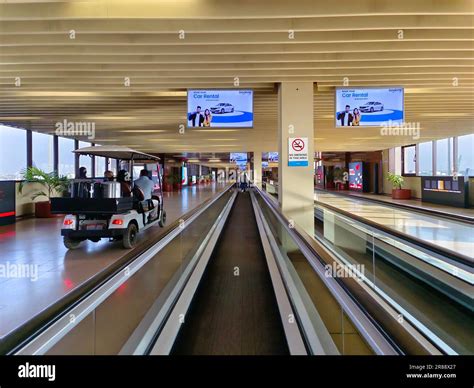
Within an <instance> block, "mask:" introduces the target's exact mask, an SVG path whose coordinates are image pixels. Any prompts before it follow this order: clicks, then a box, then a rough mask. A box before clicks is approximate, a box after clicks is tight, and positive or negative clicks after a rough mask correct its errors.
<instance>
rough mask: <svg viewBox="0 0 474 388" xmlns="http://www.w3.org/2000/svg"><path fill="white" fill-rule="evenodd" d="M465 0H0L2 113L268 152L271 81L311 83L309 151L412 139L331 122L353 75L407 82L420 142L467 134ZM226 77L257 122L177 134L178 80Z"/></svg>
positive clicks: (179, 146) (216, 83) (154, 140)
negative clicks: (249, 91) (249, 95)
mask: <svg viewBox="0 0 474 388" xmlns="http://www.w3.org/2000/svg"><path fill="white" fill-rule="evenodd" d="M473 5H474V2H473V1H471V0H469V1H467V0H463V1H458V0H451V1H442V0H438V1H435V0H430V1H428V0H419V1H412V0H399V1H382V0H380V1H373V0H361V1H356V2H354V1H346V0H339V1H337V2H328V1H316V0H305V1H303V0H295V1H291V2H289V1H287V0H260V1H256V0H232V1H230V0H220V1H216V0H173V1H171V0H154V1H151V0H150V1H143V0H141V1H140V0H139V1H132V0H123V1H118V0H96V1H84V2H83V1H0V122H2V123H5V124H9V125H15V126H20V127H25V128H31V129H33V130H38V131H42V132H53V131H54V124H55V123H56V122H57V121H61V120H64V119H67V120H70V121H82V120H89V121H93V122H95V124H96V136H97V139H96V141H97V143H99V144H100V143H103V144H112V143H117V144H124V145H133V146H135V147H137V148H140V149H142V150H144V151H148V152H153V151H155V152H185V151H187V152H222V151H251V150H253V149H254V148H255V143H256V142H255V139H258V142H257V143H258V147H259V148H261V149H263V150H266V151H269V150H276V149H277V143H276V137H277V96H276V94H275V91H276V88H275V84H276V83H278V82H283V81H312V82H314V83H315V98H314V109H315V122H314V128H315V146H316V149H317V150H319V151H348V150H352V151H370V150H379V149H383V148H387V147H391V146H395V145H402V144H409V143H413V139H411V138H409V137H408V138H403V137H387V136H385V137H381V136H380V132H379V129H378V128H363V129H362V130H358V131H357V132H355V131H354V130H351V129H336V128H335V127H334V120H333V111H334V88H335V87H336V86H342V82H343V79H344V77H348V79H349V82H350V85H351V86H363V85H402V86H404V87H405V88H406V89H405V108H406V120H407V121H410V122H420V125H421V128H422V132H421V138H420V139H419V140H418V141H427V140H431V139H437V138H442V137H447V136H453V135H461V134H467V133H472V132H474V128H473V122H474V120H473V119H474V117H473V116H474V94H473V86H474V77H473V64H474V57H473V49H474V46H473V42H474V39H473V32H474V28H473V27H474V26H473V23H474V17H473V15H474V10H473ZM72 30H74V32H75V39H70V37H71V35H70V34H71V31H72ZM290 30H292V31H294V39H289V31H290ZM401 30H402V31H403V39H400V31H401ZM180 31H182V32H184V39H180V36H179V32H180ZM16 77H20V78H21V86H20V87H17V86H15V78H16ZM124 77H129V78H130V80H131V86H129V87H125V86H124V85H123V80H124ZM234 77H239V79H240V86H241V87H244V88H253V89H254V90H255V126H254V128H252V129H238V130H231V131H229V130H227V131H213V132H209V131H197V130H187V131H186V132H185V134H184V135H180V134H179V132H178V130H179V125H180V124H182V123H185V122H186V92H185V91H186V89H187V88H193V87H198V88H230V87H233V82H234ZM454 79H456V80H457V86H453V80H454Z"/></svg>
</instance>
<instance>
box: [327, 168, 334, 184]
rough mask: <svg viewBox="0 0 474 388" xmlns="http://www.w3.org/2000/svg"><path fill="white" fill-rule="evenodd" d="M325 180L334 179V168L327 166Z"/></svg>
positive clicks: (331, 180)
mask: <svg viewBox="0 0 474 388" xmlns="http://www.w3.org/2000/svg"><path fill="white" fill-rule="evenodd" d="M326 181H327V182H333V181H334V168H331V167H329V168H328V169H327V170H326Z"/></svg>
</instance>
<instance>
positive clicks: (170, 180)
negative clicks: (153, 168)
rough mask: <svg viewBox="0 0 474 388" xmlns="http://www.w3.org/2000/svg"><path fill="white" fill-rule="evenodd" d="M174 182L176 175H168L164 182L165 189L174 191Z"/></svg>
mask: <svg viewBox="0 0 474 388" xmlns="http://www.w3.org/2000/svg"><path fill="white" fill-rule="evenodd" d="M173 182H174V176H173V175H172V174H168V175H166V176H165V181H164V183H163V189H164V190H165V191H173Z"/></svg>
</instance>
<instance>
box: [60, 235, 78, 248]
mask: <svg viewBox="0 0 474 388" xmlns="http://www.w3.org/2000/svg"><path fill="white" fill-rule="evenodd" d="M63 242H64V246H65V247H66V248H67V249H76V248H78V247H79V245H80V244H81V240H75V239H73V238H69V237H64V239H63Z"/></svg>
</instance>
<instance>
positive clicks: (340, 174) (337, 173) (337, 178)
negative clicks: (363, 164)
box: [333, 167, 346, 182]
mask: <svg viewBox="0 0 474 388" xmlns="http://www.w3.org/2000/svg"><path fill="white" fill-rule="evenodd" d="M345 172H346V169H345V168H341V167H336V168H334V172H333V175H334V182H344V173H345Z"/></svg>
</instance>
